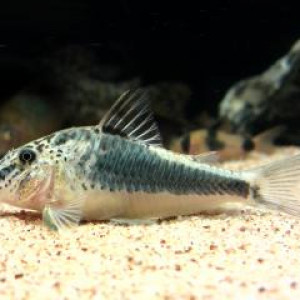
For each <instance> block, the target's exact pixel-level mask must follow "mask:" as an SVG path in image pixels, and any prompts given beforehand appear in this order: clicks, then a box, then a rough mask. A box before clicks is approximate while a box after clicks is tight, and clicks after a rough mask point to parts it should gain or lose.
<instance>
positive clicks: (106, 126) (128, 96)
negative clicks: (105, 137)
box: [98, 89, 162, 146]
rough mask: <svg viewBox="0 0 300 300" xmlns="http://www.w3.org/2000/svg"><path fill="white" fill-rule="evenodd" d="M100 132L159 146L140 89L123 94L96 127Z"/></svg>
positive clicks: (159, 138) (144, 93)
mask: <svg viewBox="0 0 300 300" xmlns="http://www.w3.org/2000/svg"><path fill="white" fill-rule="evenodd" d="M98 126H99V127H100V128H101V131H102V132H105V133H109V134H114V135H120V136H122V137H125V138H128V139H131V140H135V141H140V142H141V143H144V144H147V145H152V146H161V145H162V142H161V136H160V133H159V130H158V127H157V125H156V123H155V121H154V118H153V113H152V111H151V109H150V106H149V98H148V94H147V93H146V92H145V91H143V90H142V89H137V90H135V91H127V92H125V93H123V94H122V95H121V96H120V98H119V99H118V100H117V101H116V103H115V104H114V105H113V106H112V107H111V109H110V110H109V111H108V112H107V113H106V115H105V116H104V117H103V119H102V120H101V122H100V123H99V125H98Z"/></svg>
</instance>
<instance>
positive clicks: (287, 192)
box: [244, 154, 300, 216]
mask: <svg viewBox="0 0 300 300" xmlns="http://www.w3.org/2000/svg"><path fill="white" fill-rule="evenodd" d="M244 175H245V179H247V180H248V181H249V182H250V186H251V187H250V190H251V194H252V198H253V200H254V201H255V202H256V203H257V204H262V205H264V206H266V207H269V208H272V209H277V210H281V211H284V212H286V213H289V214H292V215H296V216H300V154H298V155H295V156H292V157H290V158H286V159H283V160H280V161H277V162H273V163H270V164H267V165H265V166H262V167H258V168H255V169H251V170H248V171H245V173H244Z"/></svg>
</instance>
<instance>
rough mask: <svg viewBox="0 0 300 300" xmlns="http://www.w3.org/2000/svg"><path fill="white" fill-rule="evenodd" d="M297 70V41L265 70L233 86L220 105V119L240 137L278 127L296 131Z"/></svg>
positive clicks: (299, 84)
mask: <svg viewBox="0 0 300 300" xmlns="http://www.w3.org/2000/svg"><path fill="white" fill-rule="evenodd" d="M299 68H300V40H299V41H297V42H296V43H295V44H294V46H293V47H292V48H291V50H290V51H289V52H288V53H287V54H286V55H285V56H283V57H282V58H281V59H279V60H278V61H277V62H275V64H274V65H272V66H271V67H270V68H269V69H268V70H266V71H265V72H263V73H262V74H260V75H257V76H254V77H252V78H249V79H246V80H242V81H240V82H238V83H237V84H235V85H234V86H233V87H232V88H231V89H230V90H229V91H228V92H227V94H226V95H225V97H224V99H223V100H222V102H221V103H220V109H219V115H220V118H221V119H223V120H226V121H228V122H229V123H230V125H231V129H232V131H234V132H238V133H242V134H255V133H257V132H259V131H261V130H263V129H266V128H268V127H269V126H273V125H278V124H280V125H281V124H284V125H287V126H289V125H290V126H291V127H293V128H295V125H296V127H297V126H298V129H299V128H300V124H299V122H298V119H299V115H300V101H299V98H300V73H299ZM298 124H299V125H298Z"/></svg>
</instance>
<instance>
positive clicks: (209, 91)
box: [0, 0, 300, 111]
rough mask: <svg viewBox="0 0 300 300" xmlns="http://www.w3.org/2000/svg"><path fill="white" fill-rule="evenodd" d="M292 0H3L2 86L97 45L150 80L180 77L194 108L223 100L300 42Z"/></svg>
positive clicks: (105, 56) (22, 81) (13, 85)
mask: <svg viewBox="0 0 300 300" xmlns="http://www.w3.org/2000/svg"><path fill="white" fill-rule="evenodd" d="M299 32H300V14H299V10H298V9H297V8H296V5H295V4H291V3H289V2H287V1H281V3H277V2H276V1H259V0H257V1H254V0H253V1H251V0H250V1H229V0H220V1H203V2H201V1H180V2H175V1H172V2H171V1H136V2H135V1H128V0H114V1H92V0H86V1H78V0H72V1H71V0H67V1H60V0H52V1H51V0H49V1H34V0H26V1H16V0H11V1H9V2H7V1H5V4H3V3H2V4H1V7H0V87H1V90H2V93H5V91H7V90H14V89H18V88H20V87H22V86H24V85H26V84H27V83H28V82H30V81H31V80H32V79H34V77H36V76H39V72H38V70H35V69H34V67H33V66H34V64H33V63H32V62H33V61H34V60H35V58H36V57H39V56H40V55H42V54H43V53H45V52H47V51H50V52H51V49H52V48H55V47H57V46H61V45H68V44H79V45H83V46H86V47H93V48H95V49H96V51H97V55H98V56H99V57H100V59H101V60H102V61H108V62H109V61H111V62H114V63H115V62H117V63H118V62H120V63H122V64H123V65H126V68H127V69H126V72H125V73H126V74H127V76H131V75H139V76H141V77H142V78H143V80H144V82H146V83H148V82H149V83H150V82H157V81H160V80H178V81H182V82H186V83H188V84H189V85H190V86H191V87H192V90H193V93H194V94H193V97H194V99H197V101H194V102H192V104H191V107H190V109H191V111H193V109H194V108H195V107H197V106H206V107H208V109H210V110H212V111H216V108H217V103H218V101H219V100H220V99H221V98H222V96H223V95H224V92H225V91H226V89H227V88H229V86H230V85H231V84H233V83H234V82H235V81H237V80H239V79H242V78H245V77H248V76H251V75H254V74H256V73H259V72H261V71H262V70H264V69H265V68H266V67H267V66H269V65H270V64H271V63H273V62H274V60H276V59H277V58H279V57H280V56H281V55H283V54H284V53H286V52H287V50H288V49H289V47H290V46H291V45H292V44H293V43H294V41H295V40H296V39H298V38H299V37H300V35H299Z"/></svg>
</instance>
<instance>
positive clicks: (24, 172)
mask: <svg viewBox="0 0 300 300" xmlns="http://www.w3.org/2000/svg"><path fill="white" fill-rule="evenodd" d="M70 132H71V131H70ZM70 132H65V131H61V132H56V133H54V134H52V135H50V136H46V137H44V138H41V139H38V140H36V141H33V142H30V143H28V144H26V145H24V146H21V147H19V148H17V149H14V150H12V151H9V152H8V153H7V154H6V155H5V156H4V157H3V158H2V159H1V160H0V202H4V203H8V204H10V205H13V206H17V207H23V208H28V209H34V210H39V211H40V210H42V209H43V208H44V207H45V205H46V204H49V203H50V201H52V193H53V189H54V184H55V185H57V184H61V182H59V180H58V179H61V178H62V176H61V174H62V173H64V174H65V173H66V172H68V174H69V173H70V172H69V171H70V170H68V169H71V168H70V167H69V168H68V167H66V164H67V162H70V161H71V157H75V154H76V153H77V152H78V151H79V149H78V145H82V143H81V141H79V140H77V139H76V138H74V134H73V135H71V136H70V139H68V137H69V134H70ZM72 137H73V138H72ZM75 137H76V136H75ZM68 166H69V165H68Z"/></svg>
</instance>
